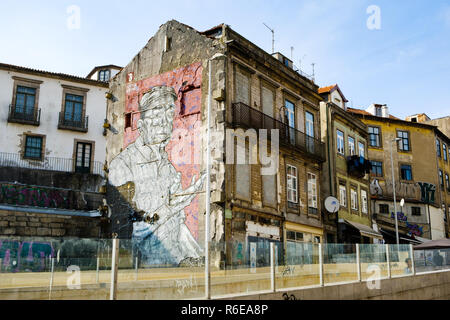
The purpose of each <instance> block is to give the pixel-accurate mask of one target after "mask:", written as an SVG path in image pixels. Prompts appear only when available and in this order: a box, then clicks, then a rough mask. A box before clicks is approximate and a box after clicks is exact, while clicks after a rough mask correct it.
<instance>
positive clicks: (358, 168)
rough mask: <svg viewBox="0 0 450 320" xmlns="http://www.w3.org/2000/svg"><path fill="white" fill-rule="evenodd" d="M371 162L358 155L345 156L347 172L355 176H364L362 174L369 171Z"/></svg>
mask: <svg viewBox="0 0 450 320" xmlns="http://www.w3.org/2000/svg"><path fill="white" fill-rule="evenodd" d="M371 169H372V164H371V163H370V161H369V160H367V159H364V157H360V156H350V157H347V173H348V174H349V175H351V176H353V177H356V178H360V179H362V178H364V176H365V175H366V174H368V173H370V170H371Z"/></svg>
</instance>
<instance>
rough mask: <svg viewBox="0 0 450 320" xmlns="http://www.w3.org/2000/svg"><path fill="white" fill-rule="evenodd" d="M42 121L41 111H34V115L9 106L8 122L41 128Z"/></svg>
mask: <svg viewBox="0 0 450 320" xmlns="http://www.w3.org/2000/svg"><path fill="white" fill-rule="evenodd" d="M40 121H41V109H38V110H35V109H33V113H28V112H26V111H25V110H22V111H19V110H17V109H16V106H14V105H9V113H8V122H10V123H21V124H29V125H32V126H39V125H40Z"/></svg>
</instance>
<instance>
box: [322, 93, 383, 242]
mask: <svg viewBox="0 0 450 320" xmlns="http://www.w3.org/2000/svg"><path fill="white" fill-rule="evenodd" d="M319 93H320V94H321V96H322V97H323V99H324V101H323V102H321V105H320V111H321V121H322V124H321V129H322V134H321V136H322V141H323V142H324V143H325V145H326V146H327V152H326V158H327V161H326V162H325V164H324V172H327V174H323V175H322V199H326V198H327V197H329V196H332V197H334V198H336V199H337V200H338V201H339V209H338V211H337V212H335V213H333V212H328V211H327V210H326V208H323V215H324V220H325V221H326V223H325V231H326V233H327V242H329V243H372V242H373V240H372V239H382V235H381V234H380V233H379V232H378V231H376V230H374V229H373V222H372V215H371V211H372V210H371V207H370V193H369V173H370V162H369V160H368V148H367V145H368V143H367V138H368V133H367V127H366V125H365V124H364V123H363V122H361V121H360V120H359V119H358V118H356V117H354V116H352V115H351V114H350V113H348V112H347V106H346V102H347V99H346V98H345V96H344V95H343V94H342V92H341V90H340V89H339V86H338V85H332V86H329V87H324V88H320V89H319Z"/></svg>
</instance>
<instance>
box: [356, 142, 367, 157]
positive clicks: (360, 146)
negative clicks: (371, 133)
mask: <svg viewBox="0 0 450 320" xmlns="http://www.w3.org/2000/svg"><path fill="white" fill-rule="evenodd" d="M358 155H359V156H360V157H362V158H365V157H366V146H365V145H364V143H362V142H358Z"/></svg>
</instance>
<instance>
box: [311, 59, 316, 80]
mask: <svg viewBox="0 0 450 320" xmlns="http://www.w3.org/2000/svg"><path fill="white" fill-rule="evenodd" d="M311 65H312V71H313V74H312V78H313V79H312V80H313V81H315V79H316V73H315V71H314V66H315V65H316V64H315V63H314V62H313V63H311Z"/></svg>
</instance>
